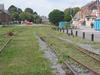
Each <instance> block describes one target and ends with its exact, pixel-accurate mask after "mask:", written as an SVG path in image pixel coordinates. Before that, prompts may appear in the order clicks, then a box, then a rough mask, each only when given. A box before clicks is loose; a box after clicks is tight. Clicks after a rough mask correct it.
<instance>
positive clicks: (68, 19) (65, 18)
mask: <svg viewBox="0 0 100 75" xmlns="http://www.w3.org/2000/svg"><path fill="white" fill-rule="evenodd" d="M64 20H65V21H67V22H70V21H71V20H72V17H71V16H70V15H65V16H64Z"/></svg>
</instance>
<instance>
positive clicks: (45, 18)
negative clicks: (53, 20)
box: [41, 16, 49, 24]
mask: <svg viewBox="0 0 100 75" xmlns="http://www.w3.org/2000/svg"><path fill="white" fill-rule="evenodd" d="M41 19H42V23H44V24H48V23H49V19H48V18H47V17H46V16H41Z"/></svg>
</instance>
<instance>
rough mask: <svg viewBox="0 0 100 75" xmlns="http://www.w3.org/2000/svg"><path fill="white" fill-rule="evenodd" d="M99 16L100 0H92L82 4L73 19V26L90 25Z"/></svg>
mask: <svg viewBox="0 0 100 75" xmlns="http://www.w3.org/2000/svg"><path fill="white" fill-rule="evenodd" d="M96 18H100V2H99V0H96V1H92V2H90V3H88V4H87V5H85V6H83V7H82V8H81V10H80V11H79V12H78V13H77V14H76V15H75V17H74V19H73V24H74V26H78V27H80V26H82V25H83V26H86V27H91V25H92V24H93V22H94V20H95V19H96Z"/></svg>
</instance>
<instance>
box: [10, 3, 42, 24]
mask: <svg viewBox="0 0 100 75" xmlns="http://www.w3.org/2000/svg"><path fill="white" fill-rule="evenodd" d="M8 11H9V13H10V15H11V17H12V21H19V22H20V21H24V20H28V21H31V22H34V23H41V21H42V20H41V17H40V16H39V15H38V14H37V12H33V10H32V9H31V8H26V9H25V10H24V12H23V11H22V9H20V8H17V7H15V6H14V5H11V6H10V7H9V8H8Z"/></svg>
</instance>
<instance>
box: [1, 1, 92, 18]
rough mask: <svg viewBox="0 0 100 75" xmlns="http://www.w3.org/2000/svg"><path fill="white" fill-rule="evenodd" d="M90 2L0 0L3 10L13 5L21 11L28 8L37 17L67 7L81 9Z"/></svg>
mask: <svg viewBox="0 0 100 75" xmlns="http://www.w3.org/2000/svg"><path fill="white" fill-rule="evenodd" d="M90 1H93V0H0V4H4V5H5V9H8V7H9V6H10V5H15V6H17V7H19V8H21V9H23V10H24V9H25V8H27V7H30V8H32V9H33V10H34V11H36V12H37V13H39V15H41V16H42V15H45V16H47V15H48V14H49V12H50V11H52V10H53V9H60V10H62V11H63V10H64V9H65V8H68V7H76V6H79V7H82V6H84V5H85V4H87V3H88V2H90Z"/></svg>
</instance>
